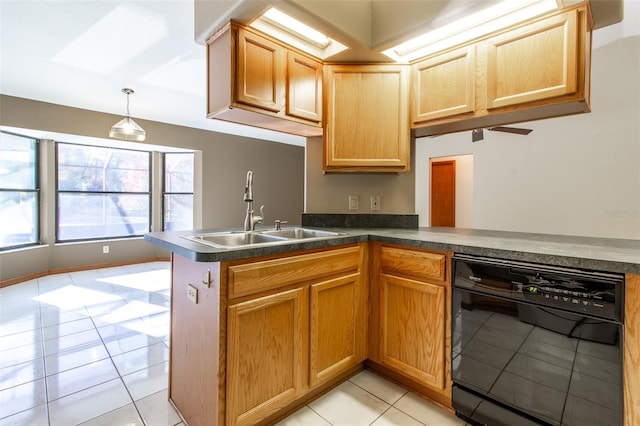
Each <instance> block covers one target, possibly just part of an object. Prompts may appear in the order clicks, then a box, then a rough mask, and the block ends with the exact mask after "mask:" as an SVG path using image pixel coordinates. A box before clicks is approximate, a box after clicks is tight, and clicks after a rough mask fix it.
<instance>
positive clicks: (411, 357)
mask: <svg viewBox="0 0 640 426" xmlns="http://www.w3.org/2000/svg"><path fill="white" fill-rule="evenodd" d="M379 283H380V285H381V290H382V291H381V295H380V318H381V328H380V346H381V350H382V363H383V364H384V365H387V366H389V367H391V368H394V369H396V370H398V371H400V372H402V373H403V374H406V375H407V376H409V377H411V378H413V379H415V380H417V381H420V382H422V383H424V384H425V385H427V386H431V387H433V388H434V389H438V390H444V384H445V358H446V354H445V332H444V323H445V322H444V316H445V312H446V307H445V300H446V297H445V293H446V289H445V287H444V285H438V284H431V283H428V282H420V281H415V280H411V279H407V278H402V277H396V276H393V275H387V274H382V275H381V276H380V281H379Z"/></svg>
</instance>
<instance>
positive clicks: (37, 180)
mask: <svg viewBox="0 0 640 426" xmlns="http://www.w3.org/2000/svg"><path fill="white" fill-rule="evenodd" d="M0 133H1V134H6V135H11V136H16V137H20V138H24V139H29V140H32V141H33V142H34V157H33V162H34V176H33V178H34V183H35V185H34V186H35V187H34V188H33V189H15V188H3V187H1V186H0V192H29V193H34V194H35V203H36V207H35V213H36V217H35V219H34V221H33V226H34V227H35V240H34V241H32V242H28V243H24V244H14V245H9V246H4V247H0V252H3V251H9V250H15V249H20V248H25V247H33V246H38V245H40V244H41V229H42V226H41V225H42V224H41V221H42V211H41V207H42V200H41V198H42V196H41V188H40V174H41V170H40V169H41V165H40V140H39V139H38V138H35V137H32V136H26V135H21V134H18V133H13V132H7V131H4V130H2V131H0Z"/></svg>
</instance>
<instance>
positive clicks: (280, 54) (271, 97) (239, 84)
mask: <svg viewBox="0 0 640 426" xmlns="http://www.w3.org/2000/svg"><path fill="white" fill-rule="evenodd" d="M286 55H287V52H286V49H284V48H283V47H282V46H280V45H278V44H276V43H273V42H271V41H269V40H267V39H265V38H262V37H260V36H258V35H256V34H253V33H250V32H248V31H245V30H244V29H242V28H240V29H239V30H238V58H237V60H238V68H237V79H236V90H237V101H238V102H241V103H244V104H247V105H252V106H255V107H258V108H263V109H266V110H269V111H273V112H279V111H280V110H282V108H283V107H284V88H285V67H286V60H287V59H286Z"/></svg>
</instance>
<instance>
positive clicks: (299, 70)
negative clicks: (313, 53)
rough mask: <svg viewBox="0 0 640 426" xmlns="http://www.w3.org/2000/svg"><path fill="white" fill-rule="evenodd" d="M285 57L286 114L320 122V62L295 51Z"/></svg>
mask: <svg viewBox="0 0 640 426" xmlns="http://www.w3.org/2000/svg"><path fill="white" fill-rule="evenodd" d="M287 59H288V60H287V71H288V72H287V101H288V102H287V115H290V116H293V117H298V118H302V119H305V120H309V121H315V122H318V123H320V122H321V121H322V62H320V61H316V60H314V59H311V58H309V57H307V56H303V55H300V54H298V53H295V52H288V56H287Z"/></svg>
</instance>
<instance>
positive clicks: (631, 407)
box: [623, 274, 640, 426]
mask: <svg viewBox="0 0 640 426" xmlns="http://www.w3.org/2000/svg"><path fill="white" fill-rule="evenodd" d="M624 297H625V299H624V305H625V309H624V356H623V366H624V425H625V426H635V425H640V372H639V370H640V275H634V274H627V276H626V282H625V294H624Z"/></svg>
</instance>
